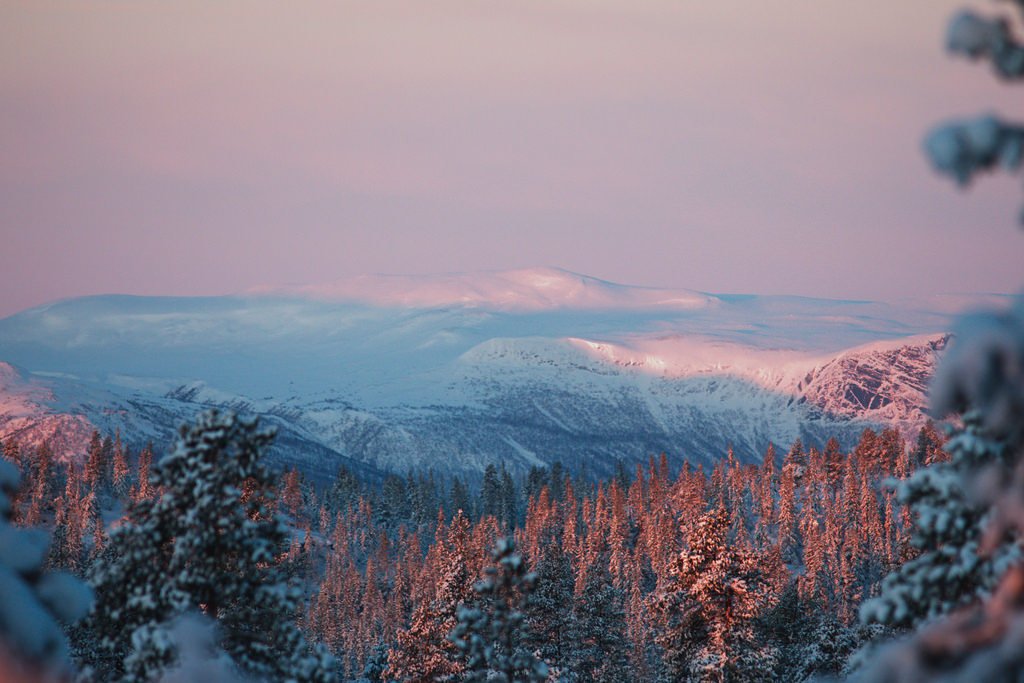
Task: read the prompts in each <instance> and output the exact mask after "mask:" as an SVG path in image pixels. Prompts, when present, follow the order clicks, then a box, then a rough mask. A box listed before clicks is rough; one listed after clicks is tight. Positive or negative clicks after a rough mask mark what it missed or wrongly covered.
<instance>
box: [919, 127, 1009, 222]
mask: <svg viewBox="0 0 1024 683" xmlns="http://www.w3.org/2000/svg"><path fill="white" fill-rule="evenodd" d="M924 148H925V153H926V154H927V156H928V158H929V159H930V160H931V162H932V165H933V166H935V168H936V169H937V170H938V171H939V172H941V173H945V174H947V175H951V176H953V178H955V179H956V181H957V182H958V183H959V184H960V185H967V184H968V183H970V182H971V180H972V179H973V178H974V176H975V174H977V173H979V172H981V171H989V170H992V169H994V168H996V167H997V166H1001V167H1002V168H1004V169H1005V170H1007V171H1009V172H1011V173H1012V172H1015V171H1017V170H1018V169H1020V167H1021V162H1022V160H1024V126H1020V125H1014V124H1009V123H1005V122H1003V121H1000V120H999V119H997V118H996V117H995V116H992V115H991V114H986V115H984V116H979V117H978V118H976V119H972V120H969V121H951V122H948V123H944V124H942V125H940V126H937V127H936V128H934V129H933V130H932V131H931V132H930V133H929V134H928V136H927V137H926V138H925V141H924ZM1022 218H1024V216H1022Z"/></svg>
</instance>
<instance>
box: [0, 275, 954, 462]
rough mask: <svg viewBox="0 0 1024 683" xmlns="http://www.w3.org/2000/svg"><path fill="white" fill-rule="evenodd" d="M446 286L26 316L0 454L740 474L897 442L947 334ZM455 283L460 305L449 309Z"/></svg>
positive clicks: (898, 316) (2, 328) (531, 282)
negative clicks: (249, 428) (640, 464)
mask: <svg viewBox="0 0 1024 683" xmlns="http://www.w3.org/2000/svg"><path fill="white" fill-rule="evenodd" d="M509 272H512V273H518V274H519V275H516V276H515V277H513V276H510V275H508V273H509ZM452 277H453V276H440V277H439V278H437V279H434V280H431V279H430V278H429V277H428V276H417V278H416V279H415V281H416V282H424V281H426V282H428V283H429V282H435V283H437V282H439V283H440V285H439V286H438V287H434V288H430V287H428V288H427V295H423V296H421V298H420V299H418V300H417V301H420V302H421V303H430V305H425V306H417V305H410V304H400V303H396V302H400V301H401V300H404V299H402V297H404V296H405V295H403V294H401V291H400V290H402V289H403V288H405V287H408V286H412V285H409V282H411V281H409V280H389V281H388V282H389V284H388V286H387V287H386V288H385V291H384V293H383V294H382V295H381V296H380V297H378V299H377V301H378V303H372V302H367V301H354V300H353V299H352V298H351V296H350V294H351V292H352V291H353V290H351V289H346V290H345V293H344V296H343V297H342V298H341V299H332V298H330V297H327V298H324V297H322V296H320V295H319V294H316V293H312V294H311V293H310V292H295V291H287V292H281V291H275V292H271V293H263V294H257V293H249V294H246V295H242V296H237V295H236V296H229V297H198V298H190V297H155V298H151V297H119V296H112V297H86V298H82V299H72V300H65V301H62V302H56V303H54V304H51V305H48V306H45V307H40V308H37V309H30V310H28V311H25V312H22V313H20V314H16V315H14V316H11V317H8V318H6V319H3V320H0V360H7V361H10V362H11V363H13V365H11V366H9V367H11V368H12V371H13V366H18V367H19V368H21V371H20V372H18V373H17V379H18V381H12V380H11V379H10V378H8V379H7V380H4V384H3V386H2V387H0V396H4V397H6V396H8V394H10V395H11V396H23V397H24V396H25V395H26V393H25V392H29V393H31V391H35V392H36V394H32V395H33V396H37V399H35V400H34V402H29V404H30V407H29V408H26V407H25V406H26V405H29V404H24V402H22V403H21V404H19V403H18V402H17V401H15V400H14V399H10V400H7V399H6V398H5V402H4V403H0V438H4V437H5V436H8V435H10V434H13V433H14V428H13V427H12V425H15V422H14V420H15V417H17V419H18V420H21V422H18V423H17V424H19V425H21V427H19V428H18V429H19V430H20V431H19V432H18V433H23V434H27V433H28V432H25V427H26V424H27V423H26V420H27V419H28V420H29V421H31V417H32V415H34V416H35V419H36V422H37V423H38V425H37V427H36V431H35V432H33V433H35V434H37V435H42V434H45V433H46V432H47V428H44V425H45V424H47V423H52V426H53V431H57V430H59V429H65V430H72V427H73V426H75V425H77V426H75V430H79V431H80V430H84V429H86V428H87V427H86V426H85V425H86V424H87V425H89V427H88V428H91V427H93V426H94V427H98V428H101V429H105V430H113V429H121V431H122V432H123V434H124V436H125V438H126V439H129V440H136V441H138V440H149V439H154V440H157V439H168V438H169V436H170V435H171V434H173V431H174V429H175V428H176V426H177V424H178V423H180V422H184V421H188V420H189V419H191V417H192V415H193V414H194V413H195V412H196V411H197V410H200V409H202V408H204V407H212V406H219V407H225V408H233V409H238V410H243V411H246V412H253V413H256V414H259V415H263V416H265V418H266V419H267V420H268V421H269V422H271V423H273V424H275V425H276V426H278V428H279V430H281V433H282V437H281V439H280V441H281V442H282V444H283V446H282V447H281V448H279V449H278V457H279V458H280V459H281V461H282V462H288V463H291V464H297V465H302V466H304V467H306V468H307V469H313V470H315V471H316V472H318V473H320V474H321V475H323V476H329V474H331V473H332V469H333V468H334V467H335V464H336V463H341V462H346V463H350V464H352V466H353V467H359V466H362V467H365V468H366V470H367V472H372V473H377V474H379V473H380V472H382V471H404V470H406V469H409V468H413V467H431V468H434V469H436V470H438V471H442V472H449V473H464V474H467V475H473V474H474V473H479V471H481V470H482V469H483V467H484V466H486V464H487V463H489V462H499V461H500V462H506V463H507V464H509V466H510V467H512V468H513V469H523V468H526V467H529V466H531V465H535V464H539V463H545V462H552V461H553V460H555V459H560V460H563V461H565V462H572V463H576V464H577V465H578V466H579V467H582V468H589V469H591V470H598V471H602V470H608V469H610V468H611V467H612V466H613V463H614V462H616V461H617V460H618V459H622V460H626V461H634V460H641V459H645V458H646V457H648V456H649V455H651V454H654V453H657V452H661V451H669V452H670V455H671V456H672V457H676V458H687V459H689V460H691V461H692V462H706V463H710V462H712V461H713V460H714V459H715V458H717V457H720V456H721V455H722V454H724V453H725V452H726V449H727V447H728V446H729V445H730V444H732V445H733V446H734V447H735V448H736V450H737V452H738V453H740V452H742V454H741V456H740V457H742V458H743V459H746V460H754V459H757V458H759V457H760V454H761V453H762V452H763V449H764V447H766V445H767V442H768V441H775V442H776V443H784V442H786V441H787V440H788V441H792V440H793V439H795V438H797V437H799V438H804V439H805V440H808V441H809V442H811V443H815V442H817V441H820V440H823V439H826V438H828V437H829V436H833V435H835V436H838V437H840V438H842V439H846V440H851V439H853V438H855V436H856V435H857V434H859V432H860V431H861V430H862V429H864V428H865V427H876V428H880V427H884V426H888V425H896V426H898V427H900V428H901V429H902V430H904V431H905V432H906V433H908V435H909V434H910V433H911V432H912V430H913V429H914V428H915V427H916V426H919V425H920V424H922V423H923V422H924V420H925V419H926V416H925V414H924V406H925V396H924V395H925V390H926V387H927V383H928V380H929V378H930V376H931V373H932V371H933V369H934V364H935V362H936V360H937V358H938V356H939V354H941V352H942V349H943V348H944V347H945V345H946V343H947V342H948V339H949V338H948V335H947V334H946V333H945V332H944V331H943V330H945V329H949V316H948V315H947V314H946V313H945V312H941V311H940V312H933V311H929V310H926V309H922V308H921V307H920V306H916V307H915V306H911V307H900V306H897V305H892V304H884V303H877V302H863V301H831V300H822V299H807V298H794V297H759V296H751V295H748V296H742V297H737V296H735V295H723V296H721V297H719V296H716V295H710V294H699V293H698V294H695V295H694V296H695V297H696V298H693V299H689V300H685V301H686V304H685V305H675V304H673V305H669V306H664V305H661V304H658V303H652V302H656V301H664V300H665V296H666V295H665V292H668V291H676V292H678V291H682V292H690V290H662V289H657V288H631V287H629V286H626V285H615V284H614V283H607V282H605V281H601V280H597V279H596V278H590V279H587V280H583V282H584V288H583V289H584V290H585V291H584V293H583V294H580V293H579V292H577V291H576V290H574V289H572V287H575V285H574V284H573V282H575V280H574V278H586V276H579V275H577V274H574V273H569V272H568V271H560V270H552V269H527V270H523V271H503V272H501V273H499V275H497V276H495V275H494V274H493V273H492V274H490V275H485V276H480V277H477V276H470V275H463V276H458V277H456V279H455V280H454V281H453V280H452ZM474 277H477V279H476V280H474V279H473V278H474ZM538 277H541V278H551V280H550V281H551V282H554V284H553V285H551V286H550V287H548V289H547V293H546V294H545V295H544V296H543V297H541V298H537V297H531V296H530V295H529V293H528V292H526V293H524V291H520V290H515V291H513V294H514V295H510V294H509V292H508V291H507V290H506V289H503V288H504V287H505V286H506V285H507V284H508V283H509V282H512V283H513V284H516V283H518V284H519V285H521V286H523V287H526V289H527V290H529V289H530V288H531V287H533V288H536V287H537V281H536V278H538ZM481 278H482V279H481ZM516 278H518V279H516ZM367 281H368V280H367ZM367 281H364V283H363V286H365V282H367ZM471 281H472V282H475V283H476V284H474V285H473V287H471V291H473V292H475V293H476V295H477V296H476V298H470V299H468V300H467V299H465V297H463V298H461V299H459V300H458V301H453V300H452V296H454V294H453V292H455V294H457V293H458V291H461V290H458V287H462V286H464V285H465V284H466V283H467V282H471ZM567 281H569V284H566V282H567ZM591 281H593V282H591ZM395 282H399V283H400V286H397V287H396V286H395V284H394V283H395ZM452 282H455V285H456V289H454V290H453V289H452V288H451V285H452ZM496 282H497V285H496V284H495V283H496ZM524 282H525V285H524V284H523V283H524ZM588 288H589V289H588ZM609 288H611V290H609ZM541 289H542V290H543V289H544V288H543V287H541ZM608 291H612V293H613V294H614V296H612V295H609V294H608ZM396 292H397V293H396ZM438 292H440V293H441V295H443V296H441V295H438ZM516 292H518V293H516ZM552 292H555V294H552ZM637 292H644V293H645V294H643V295H642V296H641V295H637V294H636V293H637ZM650 292H654V293H655V294H653V295H652V294H650ZM414 293H415V292H414ZM690 294H693V293H692V292H690ZM556 295H557V296H556ZM460 296H461V295H460ZM396 297H397V298H396ZM659 297H660V298H659ZM700 297H703V298H700ZM406 298H408V297H406ZM414 298H415V297H414ZM609 301H611V302H613V303H615V306H610V307H609V306H608V305H607V304H608V302H609ZM382 302H383V303H382ZM524 302H526V303H524ZM693 302H698V304H699V305H691V304H692V303H693ZM598 304H600V305H598ZM616 306H617V307H616ZM3 376H4V374H3V373H0V377H3ZM19 382H20V384H19ZM19 387H20V388H19ZM19 392H20V393H19ZM8 404H10V411H7V412H4V411H5V410H7V409H6V408H2V406H7V405H8ZM18 406H20V407H18ZM18 411H21V412H20V413H19V414H18V415H17V416H16V415H15V413H18ZM33 411H34V412H33ZM8 413H10V414H8ZM57 416H65V417H60V418H58V417H57ZM59 420H64V421H65V424H67V427H60V425H59V424H58V421H59ZM69 420H73V424H72V422H69ZM9 427H10V428H9ZM832 432H836V433H835V434H833V433H832ZM38 438H42V437H38ZM65 456H66V457H75V454H74V453H70V452H69V453H66V454H65Z"/></svg>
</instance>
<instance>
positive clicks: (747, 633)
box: [658, 507, 774, 681]
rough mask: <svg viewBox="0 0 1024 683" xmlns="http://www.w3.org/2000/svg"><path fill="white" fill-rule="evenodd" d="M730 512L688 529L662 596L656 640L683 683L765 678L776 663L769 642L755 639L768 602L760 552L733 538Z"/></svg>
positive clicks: (708, 516)
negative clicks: (660, 627) (687, 682)
mask: <svg viewBox="0 0 1024 683" xmlns="http://www.w3.org/2000/svg"><path fill="white" fill-rule="evenodd" d="M728 530H729V514H728V512H727V511H726V510H724V509H723V508H721V507H719V508H716V509H714V510H711V511H710V512H708V513H706V514H705V515H703V516H702V517H701V518H700V520H699V521H698V522H697V524H696V525H695V526H694V527H693V529H691V530H690V532H689V533H688V534H687V547H686V548H685V549H683V550H682V551H681V552H680V554H679V556H678V557H677V558H676V561H675V562H674V564H673V566H672V568H671V572H672V580H671V582H669V583H668V585H667V586H666V589H665V592H664V593H663V594H662V595H661V596H660V597H659V600H658V611H659V612H660V614H661V616H662V619H663V630H662V634H661V637H660V638H659V644H660V645H661V646H662V648H664V650H665V654H666V660H667V664H668V666H669V668H670V669H671V670H672V671H673V673H674V674H675V675H676V676H677V677H679V678H681V679H683V680H690V679H693V680H702V681H726V680H728V681H753V680H760V678H761V676H763V674H764V672H765V671H768V670H770V669H771V667H772V666H773V664H774V653H773V652H772V650H771V647H770V646H767V645H764V644H760V645H759V644H758V643H756V642H755V638H754V631H753V627H754V618H755V617H756V616H757V615H758V613H759V612H760V610H761V609H762V608H763V607H764V605H765V604H767V602H768V600H767V596H766V592H767V586H766V583H767V582H766V581H765V577H764V576H763V575H762V572H761V570H760V567H759V566H758V557H757V555H756V554H755V553H753V552H752V551H750V550H749V549H748V548H745V547H743V546H741V545H737V544H734V543H732V542H730V539H729V538H728Z"/></svg>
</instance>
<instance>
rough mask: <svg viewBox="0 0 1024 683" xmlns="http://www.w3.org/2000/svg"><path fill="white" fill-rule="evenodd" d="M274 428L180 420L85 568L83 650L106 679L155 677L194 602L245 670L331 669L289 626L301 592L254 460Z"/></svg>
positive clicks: (297, 674)
mask: <svg viewBox="0 0 1024 683" xmlns="http://www.w3.org/2000/svg"><path fill="white" fill-rule="evenodd" d="M272 439H273V432H272V431H269V430H262V429H260V427H259V425H258V421H257V420H255V419H251V420H250V419H243V418H239V417H236V416H235V415H234V414H233V413H230V412H227V413H222V412H218V411H216V410H212V411H209V412H206V413H203V414H201V415H200V416H199V417H198V419H197V421H196V423H195V424H194V425H193V426H191V427H189V426H183V427H182V428H181V431H180V437H179V439H178V442H177V444H176V446H175V448H174V450H173V451H172V452H171V453H169V454H168V455H167V456H165V457H164V458H163V459H162V460H161V461H160V462H159V463H158V464H157V465H155V466H154V468H153V480H154V483H155V484H156V485H157V486H158V487H159V489H160V491H161V494H160V495H159V497H157V498H151V499H142V500H140V501H138V502H137V503H136V504H135V505H134V506H133V507H132V508H131V509H130V510H129V513H128V518H127V520H126V522H125V523H124V524H123V525H122V526H121V527H119V528H118V529H117V530H115V531H114V532H113V534H112V536H111V538H110V542H109V544H108V546H107V548H106V550H105V551H104V554H103V556H102V557H101V558H100V559H99V561H97V562H96V564H95V566H94V568H93V570H92V574H91V580H92V583H93V585H94V587H95V589H96V594H97V604H96V609H95V611H94V613H93V615H92V617H91V619H90V623H89V630H90V631H91V635H92V636H93V637H94V638H95V639H96V642H97V643H98V647H97V648H96V652H95V654H93V655H91V656H89V657H87V659H88V660H89V663H90V664H92V665H93V666H94V667H95V669H96V671H97V673H98V674H99V675H100V676H101V678H103V679H104V680H122V681H138V682H142V681H149V680H153V679H154V678H155V677H156V676H157V675H159V673H160V672H161V671H162V670H164V669H165V668H166V667H167V666H168V665H170V664H172V663H173V662H174V659H175V657H176V652H175V645H174V643H173V642H171V641H170V636H169V634H168V631H167V626H166V625H167V623H168V622H170V621H171V620H173V619H174V618H176V617H178V616H180V615H182V614H185V613H187V612H189V611H199V612H202V613H204V614H205V615H207V616H208V617H210V618H212V619H213V620H215V621H216V622H218V626H219V632H220V646H221V647H222V648H223V650H224V652H225V653H226V654H227V655H228V656H229V657H230V658H231V660H232V661H233V662H234V664H235V665H236V666H237V667H238V668H239V669H240V670H241V671H242V672H245V673H246V674H248V675H253V676H257V677H264V678H272V679H274V680H290V681H326V680H329V675H328V671H329V665H330V664H329V661H328V659H327V658H326V656H325V655H323V653H322V652H321V651H319V650H318V651H315V652H311V651H310V649H309V648H308V647H307V645H306V643H305V641H304V639H303V638H302V636H301V634H300V633H299V631H298V629H297V628H296V626H295V617H296V610H297V604H298V603H297V601H298V598H299V594H298V592H297V591H296V590H294V589H292V588H290V587H289V586H288V585H286V583H285V582H284V581H283V580H282V578H281V576H280V571H279V568H278V566H277V563H276V558H277V556H278V555H280V554H281V553H282V552H283V550H284V549H285V546H284V542H285V528H284V526H283V525H282V524H281V523H280V522H279V521H278V519H277V518H276V517H275V516H274V515H273V513H272V509H273V508H272V504H273V494H274V491H275V481H274V477H273V475H272V474H271V472H270V471H269V470H268V469H267V468H266V467H265V465H264V464H263V463H262V461H261V456H262V452H263V451H264V449H266V448H267V447H268V446H269V444H270V442H271V440H272Z"/></svg>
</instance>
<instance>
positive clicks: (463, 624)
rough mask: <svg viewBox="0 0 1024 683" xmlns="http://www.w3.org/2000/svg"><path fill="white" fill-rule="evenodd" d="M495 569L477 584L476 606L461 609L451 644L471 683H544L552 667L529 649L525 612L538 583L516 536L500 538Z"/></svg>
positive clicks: (496, 550)
mask: <svg viewBox="0 0 1024 683" xmlns="http://www.w3.org/2000/svg"><path fill="white" fill-rule="evenodd" d="M492 558H493V560H494V566H492V567H488V568H487V569H486V570H485V574H486V576H485V578H484V579H483V580H482V581H479V582H478V583H476V585H474V586H473V591H474V592H475V593H476V596H477V599H476V601H475V604H472V605H463V606H461V607H459V609H458V613H457V616H458V622H459V623H458V625H457V626H456V627H455V630H454V631H452V633H451V636H450V638H451V640H452V642H453V643H455V646H456V647H457V648H458V649H459V650H460V651H461V652H462V656H463V657H464V658H465V662H466V673H465V677H464V678H463V680H464V681H466V683H484V682H486V681H493V682H494V683H530V682H539V681H543V680H545V679H546V678H547V676H548V666H547V664H545V663H544V662H543V661H542V660H540V659H538V658H537V657H535V656H534V655H533V653H532V652H530V651H529V650H527V649H526V648H525V647H524V644H525V643H526V642H527V641H528V638H527V637H526V631H527V629H528V628H529V627H528V625H527V623H526V615H525V613H524V612H525V609H526V607H527V605H529V602H530V599H531V596H532V594H533V592H534V589H535V587H536V584H537V575H536V574H534V573H533V572H530V571H528V570H527V568H526V563H525V562H524V561H523V558H522V556H521V555H519V553H517V552H516V544H515V541H514V540H513V539H512V538H501V539H498V543H497V545H496V546H495V548H494V552H493V554H492Z"/></svg>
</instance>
